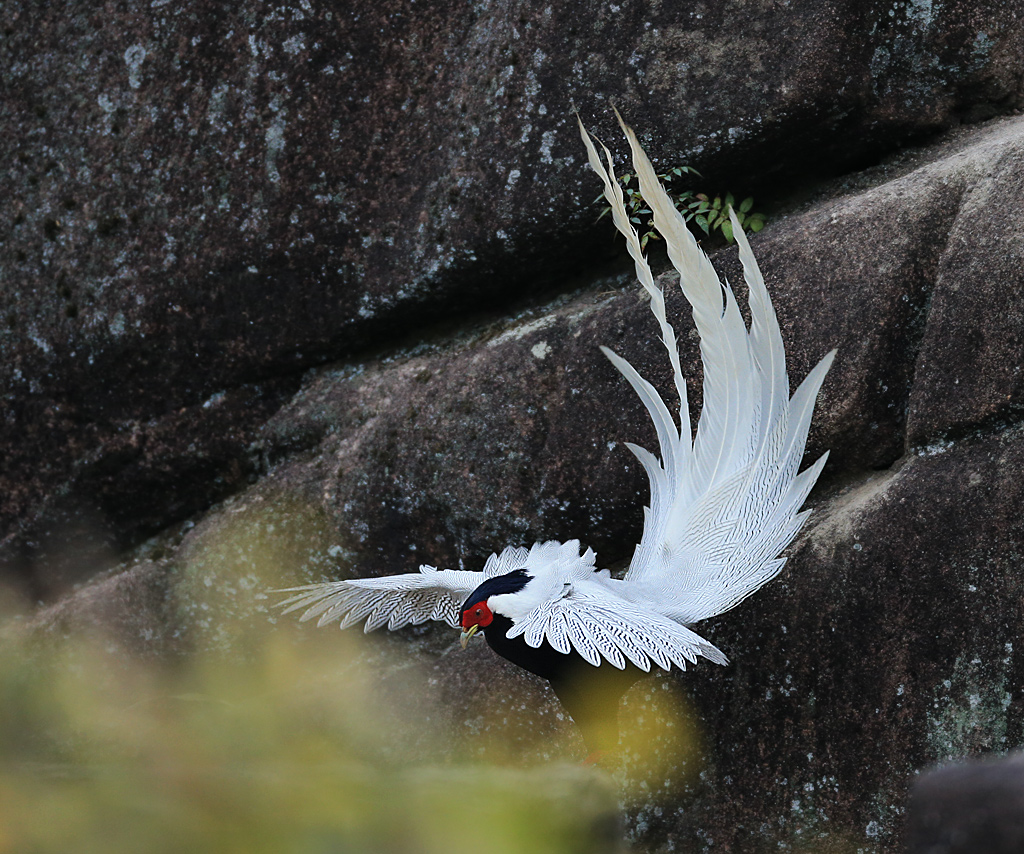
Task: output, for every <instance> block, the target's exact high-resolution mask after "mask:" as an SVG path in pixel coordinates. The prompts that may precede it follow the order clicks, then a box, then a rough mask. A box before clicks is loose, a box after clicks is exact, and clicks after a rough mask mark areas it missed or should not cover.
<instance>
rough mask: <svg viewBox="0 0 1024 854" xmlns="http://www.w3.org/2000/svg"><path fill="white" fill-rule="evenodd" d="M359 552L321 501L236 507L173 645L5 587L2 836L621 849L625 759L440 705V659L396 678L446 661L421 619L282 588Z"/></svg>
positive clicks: (25, 847)
mask: <svg viewBox="0 0 1024 854" xmlns="http://www.w3.org/2000/svg"><path fill="white" fill-rule="evenodd" d="M338 552H339V549H338V546H337V535H336V534H334V533H333V532H332V531H331V530H330V529H329V528H328V527H327V526H326V525H325V524H324V522H323V519H322V518H321V517H320V516H318V515H317V513H316V512H315V510H314V509H313V508H310V507H309V506H308V505H306V504H305V503H304V502H302V501H286V500H281V499H280V498H275V499H274V500H263V499H258V500H248V501H236V502H229V503H227V504H225V506H224V507H223V508H222V510H221V511H220V512H219V514H213V515H211V517H209V518H208V519H207V520H205V521H204V523H203V524H202V525H200V526H197V528H196V530H195V531H192V532H191V533H190V534H189V536H188V538H187V540H186V542H185V543H184V544H183V545H182V547H181V549H180V550H179V556H180V558H179V562H178V564H177V566H176V569H175V572H174V577H176V578H177V584H176V587H175V589H174V590H172V591H169V595H170V596H171V599H172V600H173V601H174V602H175V603H176V605H175V608H174V609H173V610H174V613H176V614H177V615H178V618H179V624H178V625H177V626H175V627H171V628H168V627H167V626H159V625H156V626H153V630H154V631H155V632H156V633H157V634H159V633H160V632H161V631H165V632H166V631H172V632H173V633H174V634H175V637H176V638H177V639H176V640H175V642H174V643H173V644H168V645H167V646H166V647H165V648H163V649H162V651H161V650H160V649H158V650H157V653H158V654H154V652H153V649H154V648H153V647H152V646H147V645H146V644H145V643H142V642H140V641H139V638H138V637H137V636H136V637H135V643H136V644H138V648H137V649H135V650H134V651H133V650H132V644H133V640H132V637H131V636H130V635H125V634H124V633H122V634H120V635H118V634H117V633H116V632H115V628H114V625H113V624H109V625H108V624H106V623H105V622H104V619H103V618H102V617H100V618H98V619H96V620H95V622H96V623H98V624H100V626H101V627H102V628H97V629H95V630H92V631H90V630H88V629H87V628H86V624H88V623H89V619H88V614H87V615H86V618H81V619H79V620H78V621H77V622H73V624H72V623H69V624H68V625H70V626H71V628H70V629H68V630H67V631H66V632H64V634H66V636H65V637H61V636H59V634H58V633H57V632H54V631H47V632H41V631H38V630H33V631H30V630H28V628H27V624H26V623H25V622H24V621H20V622H19V621H18V620H14V619H13V618H8V619H7V620H6V622H5V620H4V614H3V607H2V606H3V605H4V603H3V602H0V854H70V852H74V854H93V852H95V854H100V852H102V854H122V852H123V854H128V852H132V854H137V852H146V854H162V852H167V854H171V852H174V854H180V852H186V851H187V852H199V854H201V853H202V852H217V854H223V852H236V851H237V852H243V851H244V852H246V854H261V852H267V854H270V852H274V854H281V852H303V853H304V852H315V853H316V854H322V852H346V853H347V854H359V852H378V851H386V852H389V854H390V852H395V854H402V852H410V854H413V852H415V854H432V852H438V854H441V852H445V854H447V852H450V851H451V850H452V849H457V848H465V847H474V848H476V847H486V848H487V849H488V851H490V852H496V854H519V852H530V854H546V852H550V854H565V852H581V854H582V852H600V851H609V850H618V849H619V847H620V845H621V828H620V827H619V824H618V821H619V819H618V809H617V803H616V795H615V793H614V791H613V787H612V785H611V783H610V781H609V779H608V777H607V776H606V775H604V774H602V773H601V772H599V771H596V770H594V769H590V768H581V767H579V766H577V765H574V764H566V763H546V764H542V765H540V766H535V767H532V768H531V767H527V766H526V765H525V763H524V762H523V760H522V759H521V758H520V759H519V760H518V761H514V759H513V757H512V756H510V754H511V753H514V752H515V750H516V747H514V746H506V745H503V744H500V743H494V744H493V745H491V746H489V745H488V743H487V741H486V740H487V739H488V738H490V739H491V741H492V742H493V741H495V736H493V735H491V734H490V733H489V732H487V731H486V729H487V728H486V727H484V730H485V731H484V732H483V733H475V734H474V733H466V734H465V735H463V733H462V731H460V729H459V726H460V725H461V722H457V723H454V724H453V721H452V720H451V717H450V716H449V717H448V718H445V716H444V715H443V714H439V710H438V709H437V707H436V703H437V697H436V696H434V697H433V698H431V697H425V696H423V689H424V685H425V683H426V679H427V677H426V675H425V674H422V673H421V674H419V675H418V676H416V675H414V678H408V679H406V680H405V681H403V680H402V679H397V680H395V679H391V681H390V682H389V681H388V680H389V678H390V677H391V676H394V675H395V674H399V675H401V674H406V673H410V672H413V673H415V667H416V662H417V661H418V660H422V659H423V658H424V655H423V654H422V652H414V651H413V649H412V646H413V644H412V643H411V639H410V638H409V637H405V636H402V635H395V636H392V637H390V638H389V637H388V633H383V634H381V635H375V636H373V637H372V638H370V639H369V640H368V639H367V638H365V637H364V635H363V634H362V633H360V632H358V631H351V632H341V631H339V630H338V629H337V627H331V628H325V629H319V630H318V629H317V628H316V627H315V626H313V625H310V624H300V623H298V621H297V620H296V619H294V616H293V615H289V616H288V617H285V618H280V617H278V616H276V615H275V614H274V613H273V610H272V609H270V608H269V607H268V606H270V605H271V604H272V601H273V599H272V597H268V594H267V591H268V590H269V589H272V588H275V587H280V586H286V585H288V584H295V583H301V582H305V581H309V580H314V579H313V578H311V576H312V575H315V573H317V572H323V571H325V567H326V566H327V565H329V563H330V559H331V557H333V556H337V554H338ZM325 558H326V559H325ZM320 577H322V575H321V576H320ZM2 592H3V591H0V593H2ZM0 598H2V597H0ZM122 607H131V602H130V601H129V602H127V603H122ZM9 610H10V611H11V612H15V611H17V610H19V609H17V608H9ZM131 625H133V626H137V625H138V624H137V623H132V624H131ZM133 631H136V632H137V628H136V629H133ZM179 634H180V635H181V636H180V637H178V635H179ZM450 634H451V640H452V641H455V639H456V638H457V633H455V632H451V633H450ZM371 641H372V642H371ZM423 643H424V641H423V640H420V641H419V644H420V646H421V647H422V645H423ZM460 652H461V650H460ZM382 685H383V686H384V687H383V688H382ZM467 700H470V701H471V700H472V698H467ZM445 726H446V727H447V729H446V730H445V732H444V733H443V735H442V734H441V732H440V730H441V729H444V727H445ZM463 726H464V725H463ZM526 726H527V728H528V721H527V722H526ZM539 731H541V732H542V731H543V728H542V727H541V728H539ZM453 739H454V741H455V749H454V750H453V749H452V747H453V744H452V742H453ZM481 756H483V757H485V758H486V759H487V761H482V760H481V759H480V757H481ZM510 760H513V761H510ZM527 761H529V759H527ZM516 766H518V767H516Z"/></svg>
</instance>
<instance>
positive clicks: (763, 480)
mask: <svg viewBox="0 0 1024 854" xmlns="http://www.w3.org/2000/svg"><path fill="white" fill-rule="evenodd" d="M619 121H620V124H622V120H621V118H620V119H619ZM622 128H623V131H624V132H625V134H626V138H627V140H628V141H629V146H630V149H631V151H632V156H633V166H634V169H635V170H636V173H637V176H638V178H639V183H640V191H641V193H642V194H643V197H644V199H645V201H646V202H647V203H648V204H649V205H650V207H651V210H652V212H653V214H654V227H655V228H656V229H657V230H658V232H659V233H660V234H661V235H662V237H663V238H664V239H665V244H666V246H667V248H668V256H669V260H670V261H671V262H672V264H673V266H674V267H675V268H676V270H677V271H678V272H679V281H680V286H681V289H682V291H683V294H684V296H685V297H686V299H687V301H688V302H689V303H690V305H691V306H692V308H693V319H694V322H695V324H696V326H697V331H698V333H699V334H700V352H701V360H702V362H703V365H704V406H703V409H702V411H701V416H700V420H699V422H698V424H697V433H696V436H695V437H694V438H693V439H692V440H691V432H690V419H689V410H688V406H687V400H686V381H685V379H684V377H683V375H682V371H681V368H680V364H679V353H678V349H677V346H676V341H675V333H674V331H673V330H672V326H671V325H670V324H669V323H668V320H667V318H666V316H665V298H664V294H663V293H662V291H661V288H660V287H658V285H657V283H655V281H654V277H653V275H652V273H651V269H650V266H649V265H648V263H647V261H646V259H645V258H644V255H643V251H642V250H641V248H640V240H639V237H638V235H637V233H636V230H635V229H634V228H633V226H632V225H631V224H630V222H629V217H628V216H627V214H626V210H625V207H624V205H623V201H622V191H621V189H620V188H619V185H618V184H617V183H616V182H615V180H614V177H613V166H612V161H611V155H610V153H609V152H608V149H607V148H604V153H605V156H606V159H607V163H608V166H607V168H606V167H605V165H604V164H603V163H602V161H601V158H600V157H599V156H598V153H597V150H596V148H595V147H594V144H593V142H592V141H591V139H590V136H589V135H588V134H587V132H586V130H585V129H584V127H583V125H582V123H580V133H581V135H582V137H583V142H584V144H585V145H586V147H587V153H588V155H589V159H590V165H591V166H592V167H593V168H594V170H595V171H596V172H597V174H598V175H599V176H600V177H601V180H602V182H603V183H604V195H605V198H606V199H607V200H608V203H609V204H610V205H611V209H612V219H613V221H614V223H615V226H616V228H618V230H619V231H620V232H621V233H622V234H623V235H624V236H625V238H626V244H627V247H628V249H629V254H630V255H631V256H632V258H633V261H634V263H635V265H636V272H637V277H638V278H639V280H640V283H641V284H642V285H643V286H644V288H645V290H646V291H647V292H648V293H649V294H650V296H651V309H652V311H653V312H654V315H655V317H656V318H657V320H658V323H659V325H660V326H661V333H662V341H663V343H664V345H665V348H666V350H667V351H668V355H669V360H670V362H671V363H672V369H673V375H674V379H675V386H676V390H677V393H678V394H679V398H680V410H679V424H678V425H677V424H676V421H675V419H674V418H673V417H672V415H671V413H670V411H669V408H668V406H666V404H665V402H664V401H663V400H662V398H661V396H660V395H659V394H658V393H657V391H655V389H654V387H653V386H651V384H650V383H648V382H647V381H646V380H645V379H643V377H641V376H640V374H639V373H638V372H637V371H636V370H635V369H634V368H633V366H632V365H630V364H629V362H627V361H626V360H625V359H623V358H621V357H619V356H617V355H616V354H615V353H613V352H612V351H610V350H608V349H607V348H602V350H603V352H604V353H605V355H606V356H608V358H609V359H611V361H612V364H614V365H615V367H616V368H618V370H619V371H620V372H621V373H622V374H623V376H625V378H626V379H627V380H628V381H629V383H630V385H632V386H633V388H634V390H635V391H636V393H637V394H638V395H639V397H640V399H641V400H642V401H643V403H644V406H645V407H646V408H647V411H648V412H649V413H650V416H651V419H652V420H653V422H654V426H655V428H656V430H657V435H658V443H659V446H660V450H661V459H658V458H657V457H656V456H655V455H654V454H652V453H650V452H649V451H647V450H645V449H643V448H640V447H638V446H636V445H633V444H630V445H629V448H630V450H631V451H632V452H633V453H634V454H635V455H636V457H637V458H638V459H639V460H640V462H641V464H642V465H643V466H644V469H645V470H646V472H647V476H648V479H649V481H650V486H651V503H650V507H648V508H644V529H643V534H642V536H641V540H640V544H639V545H638V546H637V548H636V552H635V553H634V555H633V559H632V561H631V562H630V566H629V570H628V572H627V573H626V577H625V581H626V582H628V583H629V584H630V586H633V585H635V586H636V594H635V595H639V594H641V593H642V595H643V596H644V598H646V599H650V600H653V601H655V602H658V603H659V606H660V607H659V610H661V611H662V613H665V614H667V615H669V616H671V617H673V618H674V619H676V620H679V621H680V622H683V623H693V622H697V621H698V620H703V619H706V618H707V617H711V616H714V615H715V614H720V613H722V612H723V611H727V610H728V609H729V608H732V607H733V606H735V605H736V604H738V603H739V602H741V601H742V600H743V599H745V598H746V597H747V596H749V595H750V594H751V593H753V592H754V591H755V590H757V589H758V588H759V587H761V586H762V585H763V584H765V583H766V582H767V581H769V580H770V579H772V578H773V577H775V575H777V574H778V572H779V570H781V569H782V565H783V563H784V562H785V559H784V558H780V557H779V556H778V555H779V553H780V552H781V551H782V549H783V548H785V547H786V545H788V544H789V542H790V541H791V540H792V539H793V537H794V536H796V533H797V532H798V531H799V530H800V527H801V525H802V524H803V522H804V520H805V519H806V516H807V514H806V513H800V512H799V510H800V506H801V504H803V501H804V499H805V498H806V497H807V493H808V492H809V491H810V489H811V487H812V486H813V485H814V482H815V480H816V479H817V477H818V475H819V473H820V472H821V469H822V467H823V466H824V464H825V460H826V458H827V456H828V454H827V453H826V454H824V455H822V456H821V457H820V458H819V459H818V460H817V462H815V463H814V464H813V465H812V466H811V467H810V468H808V469H807V470H806V471H804V472H803V473H802V474H799V475H798V474H797V471H798V468H799V465H800V461H801V459H802V457H803V451H804V444H805V442H806V439H807V430H808V428H809V426H810V419H811V412H812V410H813V407H814V401H815V398H816V397H817V394H818V390H819V388H820V387H821V383H822V380H823V379H824V378H825V373H826V372H827V371H828V368H829V365H830V364H831V363H832V359H833V357H834V355H835V351H832V352H831V353H829V354H828V355H826V356H825V358H823V359H822V360H821V362H819V363H818V365H817V366H816V367H815V368H814V369H813V370H812V371H811V373H810V374H809V375H808V376H807V378H806V379H805V380H804V381H803V383H801V385H800V387H799V388H798V389H797V391H796V393H795V394H794V395H793V397H792V399H790V397H789V379H788V377H787V375H786V357H785V351H784V348H783V343H782V336H781V335H780V333H779V324H778V320H777V319H776V317H775V311H774V309H773V308H772V304H771V299H770V298H769V296H768V291H767V289H766V288H765V284H764V279H763V277H762V276H761V272H760V270H759V269H758V267H757V262H756V261H755V260H754V256H753V253H752V252H751V251H750V245H749V244H748V242H747V240H746V237H745V236H744V234H743V232H742V229H741V228H740V226H739V223H738V222H737V221H736V217H735V216H734V215H733V216H732V223H733V232H734V234H735V237H736V242H737V243H738V244H739V250H740V259H741V261H742V263H743V272H744V278H745V279H746V282H747V286H748V288H749V293H750V298H749V303H750V313H751V327H750V330H749V331H748V330H747V328H746V325H745V324H744V322H743V318H742V317H741V315H740V311H739V306H738V305H737V304H736V298H735V297H734V296H733V293H732V290H731V289H730V288H729V286H728V285H727V284H724V285H723V284H722V283H720V282H719V279H718V276H717V274H716V273H715V271H714V268H713V267H712V266H711V262H710V261H709V260H708V257H707V256H706V255H705V254H704V252H703V251H702V250H701V248H700V247H699V246H698V245H697V242H696V240H694V238H693V236H692V235H691V234H690V232H689V230H688V229H687V228H686V224H685V222H684V221H683V218H682V216H681V215H680V213H679V212H678V211H677V210H676V208H675V206H674V205H673V204H672V201H671V199H669V197H668V194H667V193H666V192H665V190H664V188H663V187H662V186H661V184H660V182H659V181H658V179H657V176H656V174H655V171H654V168H653V167H652V166H651V163H650V161H649V160H648V159H647V156H646V154H644V152H643V149H641V147H640V144H639V142H637V139H636V136H635V134H634V133H633V131H632V130H631V129H630V128H628V127H627V126H626V125H625V124H622ZM602 148H603V146H602Z"/></svg>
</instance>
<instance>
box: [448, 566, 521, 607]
mask: <svg viewBox="0 0 1024 854" xmlns="http://www.w3.org/2000/svg"><path fill="white" fill-rule="evenodd" d="M532 579H533V576H532V575H530V574H529V573H528V572H527V571H526V570H525V569H513V570H512V571H511V572H506V573H505V574H504V575H497V576H495V577H494V578H488V579H487V580H486V581H485V582H484V583H483V584H481V585H480V586H479V587H477V589H476V590H474V591H473V592H472V593H470V594H469V596H468V597H467V598H466V601H465V602H463V603H462V611H461V612H460V614H459V616H460V617H461V616H462V614H464V613H465V612H466V610H467V609H468V608H471V607H472V606H473V605H475V604H476V603H477V602H483V601H485V600H486V599H488V598H490V597H491V596H497V595H498V594H499V593H518V592H519V591H520V590H522V589H523V588H524V587H525V586H526V585H527V584H529V582H530V581H531V580H532Z"/></svg>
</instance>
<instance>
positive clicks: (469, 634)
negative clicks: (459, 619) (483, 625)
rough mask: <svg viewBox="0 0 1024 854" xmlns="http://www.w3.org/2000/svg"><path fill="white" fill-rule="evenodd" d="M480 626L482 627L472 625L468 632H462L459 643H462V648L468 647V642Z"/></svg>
mask: <svg viewBox="0 0 1024 854" xmlns="http://www.w3.org/2000/svg"><path fill="white" fill-rule="evenodd" d="M479 628H480V627H479V626H470V629H469V631H468V632H463V633H462V635H461V636H460V637H459V643H461V644H462V648H463V649H465V648H466V644H468V643H469V639H470V638H471V637H473V635H475V634H476V630H477V629H479Z"/></svg>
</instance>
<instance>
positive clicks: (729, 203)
mask: <svg viewBox="0 0 1024 854" xmlns="http://www.w3.org/2000/svg"><path fill="white" fill-rule="evenodd" d="M725 207H727V208H734V207H736V199H734V198H733V196H732V193H726V194H725Z"/></svg>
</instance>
